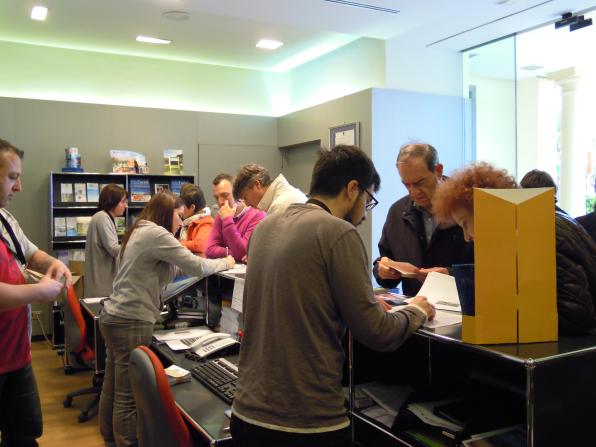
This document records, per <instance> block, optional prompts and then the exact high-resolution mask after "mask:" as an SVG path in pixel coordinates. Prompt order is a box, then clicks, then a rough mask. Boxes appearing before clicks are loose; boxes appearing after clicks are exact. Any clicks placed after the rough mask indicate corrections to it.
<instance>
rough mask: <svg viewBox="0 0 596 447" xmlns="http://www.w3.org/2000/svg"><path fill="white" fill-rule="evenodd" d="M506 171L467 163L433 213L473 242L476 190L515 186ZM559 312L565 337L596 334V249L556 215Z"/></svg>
mask: <svg viewBox="0 0 596 447" xmlns="http://www.w3.org/2000/svg"><path fill="white" fill-rule="evenodd" d="M517 187H518V186H517V183H516V181H515V179H514V178H513V177H512V176H510V175H509V174H508V173H507V171H506V170H504V169H498V168H495V167H494V166H492V165H490V164H488V163H477V164H472V165H469V166H467V167H465V168H463V169H461V170H459V171H456V172H455V173H454V174H453V175H452V176H451V177H450V178H449V179H448V180H446V181H445V182H443V183H442V184H441V185H439V187H438V188H437V190H436V191H435V195H434V197H433V213H435V216H436V217H437V219H439V220H441V221H449V222H455V223H457V224H458V225H459V226H460V227H462V229H463V230H464V237H465V238H466V240H468V241H473V240H474V199H473V197H474V188H486V189H511V188H517ZM555 233H556V250H557V309H558V313H559V332H560V333H562V334H587V333H589V334H596V245H594V243H593V242H592V240H591V239H590V237H589V236H588V234H587V233H586V232H585V231H584V230H583V229H582V228H581V227H580V226H579V225H578V224H577V223H576V222H575V221H574V220H573V219H571V218H569V216H567V215H566V214H564V213H560V212H556V213H555Z"/></svg>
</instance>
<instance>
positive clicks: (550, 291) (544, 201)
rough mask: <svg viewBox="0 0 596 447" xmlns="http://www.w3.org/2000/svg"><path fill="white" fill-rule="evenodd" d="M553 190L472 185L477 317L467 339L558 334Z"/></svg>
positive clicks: (536, 338) (469, 319)
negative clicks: (487, 187) (491, 187)
mask: <svg viewBox="0 0 596 447" xmlns="http://www.w3.org/2000/svg"><path fill="white" fill-rule="evenodd" d="M554 204H555V199H554V189H553V188H533V189H481V188H475V189H474V233H475V235H474V264H475V271H474V282H475V315H474V316H467V315H464V316H463V319H462V340H463V341H464V342H467V343H475V344H493V343H531V342H541V341H553V340H557V338H558V325H557V284H556V251H555V218H554V216H555V212H554Z"/></svg>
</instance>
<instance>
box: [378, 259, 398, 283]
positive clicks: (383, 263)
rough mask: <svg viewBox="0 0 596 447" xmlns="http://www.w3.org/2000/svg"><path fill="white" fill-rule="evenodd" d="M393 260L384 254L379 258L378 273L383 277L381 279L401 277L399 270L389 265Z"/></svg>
mask: <svg viewBox="0 0 596 447" xmlns="http://www.w3.org/2000/svg"><path fill="white" fill-rule="evenodd" d="M391 262H393V261H392V260H391V259H389V258H387V257H385V256H383V257H382V258H381V259H379V262H377V273H378V275H379V278H381V279H400V278H401V275H400V273H399V272H398V271H397V270H395V269H392V268H391V267H389V264H390V263H391Z"/></svg>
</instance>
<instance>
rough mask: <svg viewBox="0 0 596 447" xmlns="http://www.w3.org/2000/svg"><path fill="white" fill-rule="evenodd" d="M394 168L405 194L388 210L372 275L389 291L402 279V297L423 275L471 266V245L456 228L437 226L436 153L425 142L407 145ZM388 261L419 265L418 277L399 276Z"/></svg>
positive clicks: (440, 178)
mask: <svg viewBox="0 0 596 447" xmlns="http://www.w3.org/2000/svg"><path fill="white" fill-rule="evenodd" d="M396 166H397V172H398V173H399V176H400V178H401V181H402V183H403V184H404V186H405V187H406V189H407V190H408V195H407V196H405V197H402V198H401V199H399V200H398V201H397V202H395V203H394V204H393V205H391V208H389V212H388V213H387V219H386V221H385V225H384V226H383V232H382V234H381V239H380V240H379V255H380V256H379V257H378V258H377V259H375V261H374V264H373V265H374V268H373V274H374V276H375V279H376V280H377V283H378V284H379V285H380V286H381V287H385V288H388V289H391V288H394V287H397V285H398V284H399V283H400V281H401V284H402V289H403V293H404V294H406V295H409V296H414V295H416V294H417V293H418V290H420V287H421V286H422V283H421V281H423V280H424V278H425V276H426V274H427V273H428V272H430V271H433V270H435V271H439V272H441V273H448V269H449V267H451V266H452V265H453V264H468V263H471V262H473V259H474V247H473V245H472V244H468V243H466V242H465V241H464V236H463V233H462V231H461V229H460V228H459V227H458V226H457V225H455V226H454V225H452V224H439V222H437V220H436V219H435V217H434V215H433V206H432V199H433V196H434V193H435V189H436V188H437V185H439V184H440V183H441V182H442V181H443V180H444V179H445V177H444V176H443V165H442V164H441V163H439V156H438V153H437V150H436V149H435V148H434V147H433V146H431V145H430V144H426V143H420V144H406V145H405V146H402V147H401V149H400V150H399V154H398V156H397V162H396ZM392 261H399V262H408V263H411V264H413V265H414V266H416V267H421V268H420V270H419V271H418V273H419V277H418V278H402V277H401V274H400V273H399V272H398V271H397V270H394V269H392V268H391V267H390V263H391V262H392Z"/></svg>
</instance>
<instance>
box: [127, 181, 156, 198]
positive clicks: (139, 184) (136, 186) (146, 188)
mask: <svg viewBox="0 0 596 447" xmlns="http://www.w3.org/2000/svg"><path fill="white" fill-rule="evenodd" d="M129 186H130V201H131V202H149V200H151V185H150V184H149V179H142V178H131V179H130V181H129Z"/></svg>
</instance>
